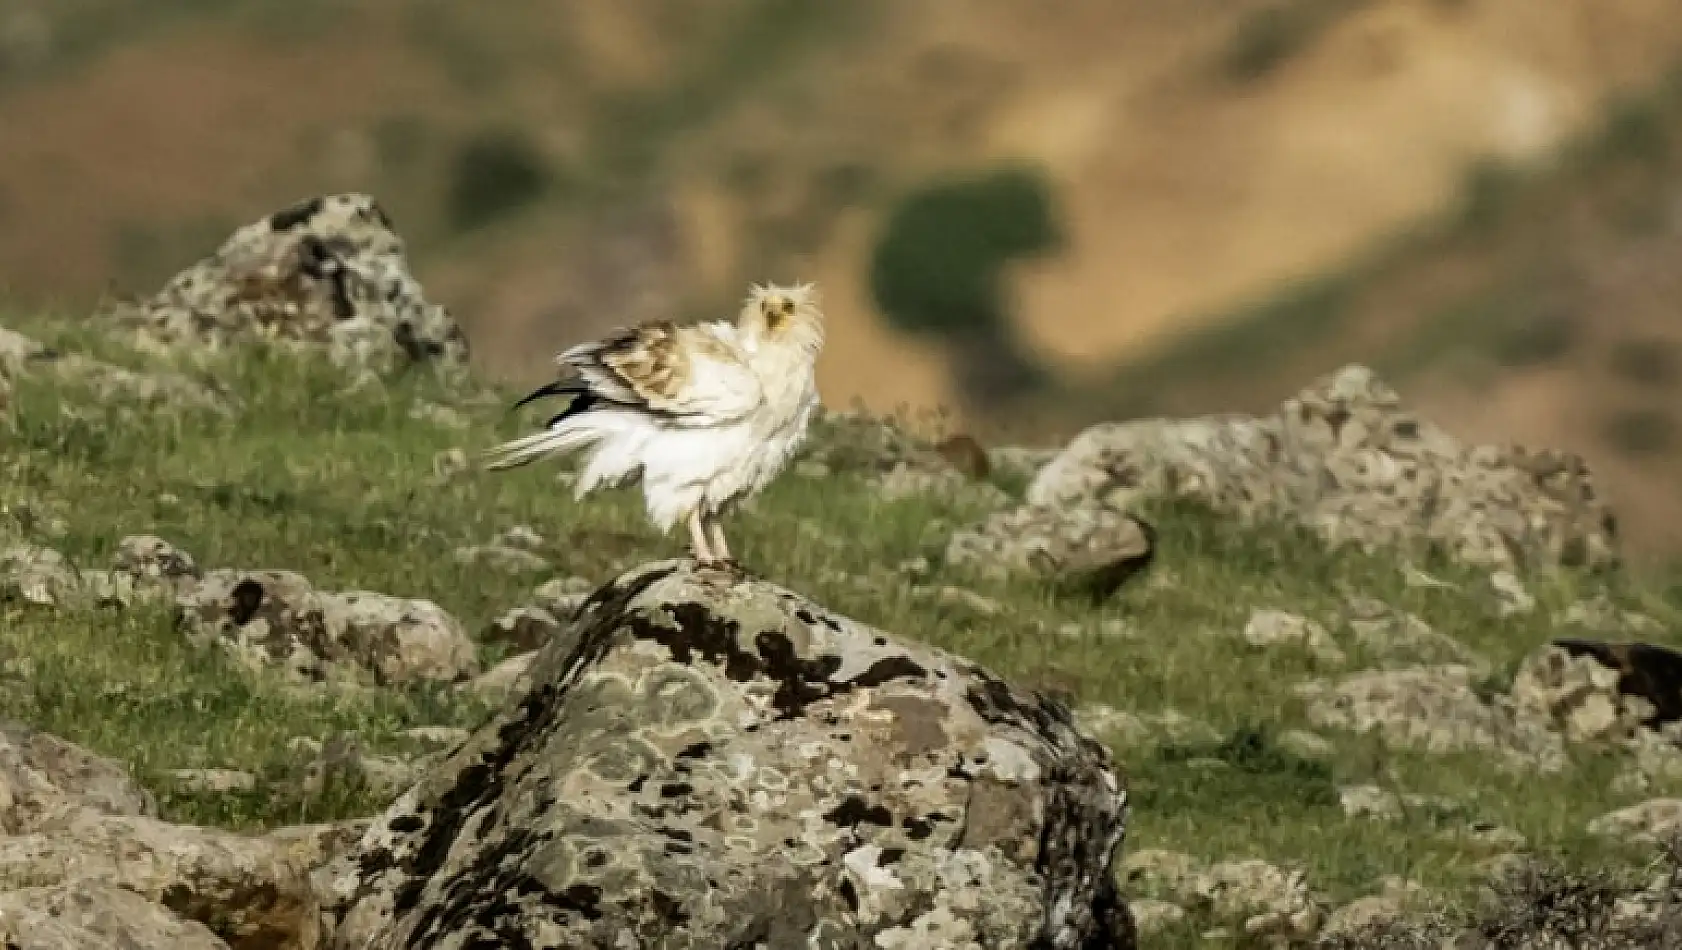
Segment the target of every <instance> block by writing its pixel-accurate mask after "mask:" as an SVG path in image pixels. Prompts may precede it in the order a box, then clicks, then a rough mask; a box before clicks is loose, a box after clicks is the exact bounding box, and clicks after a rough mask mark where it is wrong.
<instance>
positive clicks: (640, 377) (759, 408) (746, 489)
mask: <svg viewBox="0 0 1682 950" xmlns="http://www.w3.org/2000/svg"><path fill="white" fill-rule="evenodd" d="M823 339H824V331H823V313H822V312H821V310H820V309H819V307H818V296H817V291H816V289H815V288H814V287H813V286H812V285H811V284H799V285H795V286H788V287H783V286H777V285H774V284H766V285H759V284H755V285H754V286H753V288H752V290H751V291H750V292H749V294H748V297H747V300H746V302H745V303H744V304H743V306H742V309H741V312H740V313H739V314H738V315H737V316H736V319H735V320H734V322H732V321H729V320H719V321H713V322H709V323H699V324H694V325H689V326H678V325H676V324H673V323H671V322H669V321H659V322H652V323H645V324H642V325H640V326H635V327H631V328H628V329H620V330H616V331H614V332H613V333H611V334H609V335H608V336H606V337H604V338H602V339H600V340H597V341H595V342H591V343H584V344H581V345H578V346H575V347H573V348H571V349H569V350H567V351H566V352H564V353H562V354H561V355H560V356H558V357H556V362H557V363H559V364H560V365H561V367H562V370H563V372H565V371H568V370H570V371H571V372H572V374H575V375H576V377H577V378H574V379H562V380H559V381H556V382H553V383H550V384H549V385H547V386H544V387H542V388H540V389H538V390H537V391H535V392H533V393H531V394H530V395H528V396H526V397H525V398H524V399H521V400H520V401H519V402H518V403H515V408H518V407H519V406H523V405H525V404H526V403H529V402H532V401H533V400H536V399H541V398H543V397H545V396H559V395H566V396H571V397H573V399H572V403H571V405H569V406H568V407H567V408H566V410H565V411H563V412H562V413H561V414H560V415H557V416H555V417H554V418H552V419H550V420H549V423H548V425H547V426H546V427H545V428H544V430H543V431H541V432H538V433H535V434H533V435H529V436H526V437H524V438H520V439H515V440H513V441H511V442H506V443H503V444H502V445H499V446H497V447H496V448H494V449H492V450H491V452H490V456H491V461H490V464H489V468H491V469H493V470H498V469H506V468H512V467H515V466H518V465H523V464H525V463H527V462H530V461H532V460H534V459H537V458H540V457H543V456H548V455H556V454H562V453H568V452H572V451H576V450H579V449H587V450H588V455H587V456H586V457H585V460H584V465H583V470H582V471H581V473H580V474H579V477H578V481H577V483H576V484H575V486H574V496H575V497H576V498H579V499H582V498H583V497H584V496H585V495H587V494H589V493H590V492H591V491H593V490H595V489H596V488H598V487H603V486H610V485H619V484H625V483H628V482H632V481H635V480H637V479H639V478H640V480H641V482H642V490H643V500H644V503H645V505H646V506H647V510H648V518H649V520H650V521H651V522H652V523H653V524H654V526H655V527H656V528H658V529H659V530H660V531H661V532H662V533H669V532H670V531H671V529H672V526H673V525H675V524H677V523H678V522H679V521H685V522H687V523H688V526H689V538H690V546H691V548H692V550H693V553H694V555H695V559H696V560H697V561H698V562H699V563H701V564H702V565H706V566H722V565H733V564H734V563H735V559H734V558H733V557H732V556H731V554H730V547H729V545H728V544H727V543H726V542H725V540H724V529H723V525H722V524H721V522H720V518H721V516H722V515H724V514H725V513H726V512H727V511H729V510H730V509H732V508H734V507H735V505H736V504H737V503H738V502H740V501H741V500H743V499H745V498H748V497H750V496H752V495H754V494H755V493H757V492H759V491H760V490H761V489H763V488H764V487H765V486H766V485H767V484H769V483H770V482H771V480H772V479H773V478H775V477H776V475H777V473H778V472H780V471H781V470H782V468H783V466H784V465H785V464H786V463H787V462H788V460H789V457H790V456H791V455H793V454H794V451H795V449H796V448H798V447H799V445H800V443H801V442H802V441H803V440H804V439H805V437H806V427H807V425H808V423H809V422H810V421H811V417H812V413H813V411H814V410H815V409H816V408H817V406H818V391H817V380H816V376H815V369H816V364H817V359H818V352H819V351H820V350H821V349H822V348H823Z"/></svg>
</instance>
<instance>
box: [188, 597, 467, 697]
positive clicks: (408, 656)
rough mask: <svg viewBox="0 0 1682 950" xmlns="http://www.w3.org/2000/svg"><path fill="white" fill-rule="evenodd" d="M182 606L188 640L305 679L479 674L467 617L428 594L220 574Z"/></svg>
mask: <svg viewBox="0 0 1682 950" xmlns="http://www.w3.org/2000/svg"><path fill="white" fill-rule="evenodd" d="M176 607H177V611H178V613H179V616H180V618H181V621H182V623H183V625H184V626H185V627H186V629H187V631H188V634H189V636H191V637H194V638H195V639H197V640H201V641H205V642H214V643H218V644H220V645H222V646H223V647H224V648H226V649H228V650H229V651H230V652H231V653H232V654H233V655H234V656H235V657H236V658H238V659H240V660H242V661H244V662H246V663H247V664H249V665H252V666H255V667H261V666H269V665H275V666H279V667H281V668H282V669H284V670H286V671H287V672H289V673H291V674H294V675H296V676H298V677H301V678H303V679H306V680H309V681H323V680H329V679H345V678H350V679H355V678H358V677H362V676H367V677H371V678H372V679H373V680H374V681H375V682H377V683H381V684H396V683H408V682H416V681H420V680H435V681H438V680H441V681H445V682H453V681H456V680H461V679H465V678H467V677H470V676H473V675H476V674H477V673H478V672H479V660H478V656H477V654H476V652H475V649H474V644H473V641H472V640H471V639H470V638H469V637H468V636H467V633H466V631H465V630H464V629H463V628H462V626H461V623H460V622H459V621H457V620H456V619H455V618H454V617H452V616H450V614H448V613H446V612H445V611H444V610H443V608H441V607H439V606H438V605H437V604H434V603H432V602H431V601H427V600H410V599H405V598H401V597H391V596H388V595H385V594H376V593H370V592H366V591H350V592H344V593H334V592H329V591H318V590H316V589H315V588H314V587H312V586H311V585H310V582H309V580H308V579H307V578H305V577H304V576H303V575H301V574H296V573H293V572H291V571H236V570H215V571H208V572H206V573H205V574H204V576H203V579H202V580H201V581H200V582H199V583H197V584H196V585H193V586H191V587H189V588H188V589H187V590H185V591H184V592H183V593H182V594H181V595H180V596H179V597H177V598H176Z"/></svg>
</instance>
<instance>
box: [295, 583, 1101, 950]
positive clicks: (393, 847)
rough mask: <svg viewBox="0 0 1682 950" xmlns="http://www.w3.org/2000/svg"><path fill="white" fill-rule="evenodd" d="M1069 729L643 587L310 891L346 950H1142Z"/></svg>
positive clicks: (870, 658)
mask: <svg viewBox="0 0 1682 950" xmlns="http://www.w3.org/2000/svg"><path fill="white" fill-rule="evenodd" d="M1124 817H1125V793H1124V792H1123V791H1122V789H1121V785H1120V782H1119V781H1118V779H1117V777H1116V775H1115V773H1114V771H1113V769H1112V767H1111V763H1110V757H1109V753H1108V751H1107V750H1106V749H1104V747H1102V746H1101V745H1099V744H1098V743H1097V742H1095V741H1093V740H1091V739H1090V738H1087V737H1086V736H1084V735H1083V734H1082V733H1081V732H1080V731H1079V730H1078V729H1077V728H1076V727H1075V725H1074V723H1073V720H1072V718H1071V717H1070V715H1069V713H1068V712H1067V710H1065V709H1064V708H1063V707H1061V706H1060V705H1058V704H1055V703H1052V702H1050V701H1047V700H1044V699H1041V698H1037V697H1036V698H1029V697H1027V696H1024V695H1022V694H1020V693H1018V692H1016V691H1014V690H1013V689H1011V688H1010V687H1009V686H1007V685H1006V684H1005V683H1003V682H1002V681H1000V680H998V679H996V678H994V677H993V676H991V675H990V674H988V673H987V672H986V671H984V670H981V669H979V668H977V667H975V666H973V665H971V664H969V663H967V662H965V661H963V660H961V659H959V658H956V657H953V656H950V655H948V654H945V653H942V652H940V651H938V650H935V649H932V648H928V647H922V646H916V645H912V644H908V643H902V642H899V641H896V640H894V639H892V638H890V637H889V636H888V635H886V634H884V633H882V632H879V631H877V630H874V629H872V628H869V627H866V626H864V625H862V624H859V623H856V622H854V621H852V620H848V619H846V618H843V617H839V616H836V615H834V614H832V613H830V612H828V611H826V610H824V609H823V608H821V607H819V606H817V605H815V604H812V603H809V602H806V601H804V600H803V599H802V598H800V597H799V596H797V595H795V594H793V593H790V592H788V591H786V590H783V589H780V588H777V587H775V586H772V585H770V584H767V583H763V582H760V581H753V580H744V579H740V578H736V579H729V578H726V577H724V576H723V575H717V574H710V573H695V572H693V571H691V570H689V569H687V568H686V567H685V566H684V564H683V563H682V562H663V563H660V564H655V565H650V566H647V567H644V568H642V569H639V570H636V571H633V572H631V573H629V574H627V575H625V576H623V577H620V578H619V579H617V580H616V581H614V582H612V583H610V584H609V585H607V586H606V587H604V588H603V589H602V590H600V591H598V592H597V593H596V594H595V595H593V596H592V597H591V599H590V600H589V601H588V602H587V603H586V604H585V605H584V606H583V608H582V609H581V611H580V613H579V615H578V617H577V618H576V619H575V620H574V621H573V623H572V624H571V625H570V626H568V627H567V628H566V629H564V630H562V631H561V632H560V633H559V634H557V635H556V636H555V637H554V638H553V639H551V640H550V642H549V643H548V645H547V646H546V647H545V648H544V649H543V650H542V651H541V652H540V653H539V654H538V655H537V658H536V661H535V664H534V666H533V668H532V670H531V673H530V675H529V677H528V678H527V679H525V680H523V688H522V690H521V691H519V692H516V693H515V694H514V695H513V696H511V697H510V699H509V701H508V702H507V704H506V705H504V707H503V708H502V711H501V712H500V713H499V714H498V715H497V716H496V717H495V718H494V719H492V720H491V721H490V722H489V723H488V724H486V725H485V726H484V727H482V728H481V729H480V730H479V731H478V732H477V733H476V734H475V735H474V736H473V737H472V738H471V739H470V740H468V741H467V742H466V743H465V744H464V745H463V746H462V747H460V748H459V749H457V750H456V751H455V752H454V753H453V754H452V755H451V757H450V758H449V759H448V760H447V761H446V762H445V763H444V764H443V765H441V766H440V767H439V768H438V769H436V770H435V771H434V772H432V773H431V774H430V775H428V776H426V777H423V778H422V779H421V780H420V782H419V783H418V784H417V785H416V786H415V787H414V788H412V789H410V790H409V791H408V792H407V793H406V794H404V795H403V796H402V797H401V798H399V800H398V801H397V802H396V803H395V804H394V805H393V806H392V808H391V809H390V810H389V811H388V812H387V813H386V814H385V815H384V816H383V817H382V818H381V819H380V820H378V821H377V822H376V823H375V824H374V825H373V826H372V828H371V829H370V830H369V832H368V833H367V834H366V835H365V836H364V838H363V839H362V841H361V843H360V844H359V845H358V847H357V848H355V849H354V850H353V851H352V852H351V853H349V854H347V855H345V856H344V857H343V858H341V859H340V860H339V861H338V862H336V863H334V864H333V865H330V866H329V867H328V868H326V869H324V870H323V871H321V872H319V874H318V886H319V888H320V889H321V890H322V891H323V892H324V893H325V894H326V895H327V898H326V899H327V902H328V905H329V912H328V918H329V921H330V923H331V924H333V925H334V928H335V930H336V933H335V936H334V937H333V938H332V939H333V941H334V942H333V943H332V944H331V945H332V946H336V947H340V948H350V947H356V948H379V947H384V948H397V947H416V948H424V947H465V946H476V945H489V943H488V942H499V943H500V944H502V945H518V946H531V947H580V948H582V947H620V946H661V947H673V948H677V947H694V948H701V947H708V948H712V947H723V946H744V947H745V946H769V947H784V946H788V947H794V946H799V947H836V948H838V947H856V946H865V945H868V946H882V947H890V946H904V947H913V946H915V947H935V946H939V947H999V948H1006V947H1024V948H1025V947H1044V948H1089V947H1101V946H1102V947H1110V946H1130V945H1131V939H1132V938H1131V935H1130V923H1129V921H1128V918H1127V915H1126V910H1125V908H1124V906H1123V905H1122V904H1121V903H1120V900H1119V897H1118V896H1117V893H1116V890H1115V884H1114V878H1113V873H1112V864H1113V862H1114V859H1115V857H1116V854H1117V852H1118V850H1119V847H1120V844H1121V839H1122V834H1123V827H1124Z"/></svg>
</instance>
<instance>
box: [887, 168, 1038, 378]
mask: <svg viewBox="0 0 1682 950" xmlns="http://www.w3.org/2000/svg"><path fill="white" fill-rule="evenodd" d="M1061 242H1062V231H1061V229H1060V227H1059V225H1058V222H1057V216H1056V212H1055V208H1054V205H1053V201H1052V194H1051V186H1050V183H1049V182H1048V181H1047V180H1046V178H1045V176H1044V174H1043V173H1042V172H1041V171H1040V170H1039V169H1038V168H1035V167H1032V166H1026V165H1008V166H1005V167H1002V168H997V169H994V170H992V171H989V172H984V173H980V174H975V175H970V176H966V177H962V178H951V179H944V180H940V181H936V182H934V183H933V184H930V185H928V186H925V187H923V188H921V189H919V190H917V191H915V192H913V193H912V194H910V195H909V196H907V197H906V198H905V199H903V200H902V201H901V202H900V203H899V205H898V206H897V207H895V208H894V210H893V212H892V213H891V214H890V215H889V218H888V222H887V226H886V227H885V229H884V230H883V232H882V237H881V239H880V241H879V242H878V243H877V245H876V250H875V253H874V254H873V255H872V257H871V261H870V274H869V281H870V289H871V293H872V295H873V296H874V298H875V301H876V305H877V306H878V307H879V308H880V309H881V310H882V312H883V313H884V314H886V315H887V318H888V321H889V322H890V323H891V324H892V325H894V326H895V327H898V328H900V329H902V330H906V331H909V332H913V333H926V334H933V335H937V336H940V337H942V338H944V339H945V341H946V342H948V343H949V344H951V345H952V346H953V348H954V351H955V352H956V354H957V357H958V362H959V366H960V373H961V375H962V377H963V378H962V379H961V380H960V382H961V384H962V386H963V387H964V389H965V390H966V395H967V396H968V397H970V398H971V399H975V400H987V401H998V400H1003V399H1006V398H1009V397H1011V396H1014V395H1017V394H1019V393H1020V392H1022V391H1024V390H1026V389H1029V388H1032V387H1033V386H1036V385H1038V384H1039V382H1040V381H1041V379H1042V374H1041V373H1040V372H1039V371H1038V370H1037V369H1036V368H1035V367H1034V366H1033V365H1032V364H1031V363H1030V361H1029V360H1028V359H1027V357H1026V356H1025V355H1024V354H1023V352H1022V350H1021V348H1020V347H1019V346H1018V345H1017V343H1016V339H1015V333H1014V331H1013V329H1012V327H1011V323H1010V319H1009V315H1008V307H1007V304H1006V301H1005V291H1004V287H1003V281H1002V277H1001V275H1002V271H1003V269H1004V267H1005V265H1006V264H1007V263H1009V262H1010V261H1013V260H1016V259H1019V258H1023V257H1028V256H1031V255H1037V254H1042V253H1046V252H1048V251H1050V250H1052V249H1054V248H1056V247H1057V246H1058V245H1059V244H1060V243H1061Z"/></svg>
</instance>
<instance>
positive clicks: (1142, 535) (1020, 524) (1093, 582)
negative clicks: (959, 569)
mask: <svg viewBox="0 0 1682 950" xmlns="http://www.w3.org/2000/svg"><path fill="white" fill-rule="evenodd" d="M1155 551H1156V530H1155V529H1154V528H1153V527H1151V525H1150V524H1148V523H1146V522H1145V521H1143V520H1141V519H1139V518H1136V517H1134V516H1133V515H1129V514H1127V513H1125V512H1122V511H1118V510H1116V509H1113V508H1107V507H1103V506H1074V507H1065V506H1042V505H1023V506H1020V507H1017V508H1012V509H1008V510H1006V511H1000V512H997V513H995V514H993V515H991V516H990V517H988V519H987V520H986V521H984V522H983V523H982V524H981V525H979V526H977V527H975V528H973V529H968V530H963V531H958V532H955V533H954V534H953V535H952V539H951V541H950V542H948V544H947V547H946V560H947V562H948V563H951V564H958V565H965V566H968V567H971V568H973V569H975V570H978V571H980V572H981V573H983V574H988V575H993V576H1003V575H1008V574H1012V573H1018V574H1037V575H1039V576H1041V577H1044V578H1046V579H1048V580H1053V581H1055V582H1057V583H1059V584H1060V585H1062V586H1065V587H1067V588H1069V589H1071V590H1075V591H1081V592H1084V593H1088V594H1091V595H1092V596H1095V597H1104V596H1107V595H1109V594H1111V593H1114V592H1115V590H1116V589H1117V588H1119V587H1120V586H1121V585H1122V584H1124V583H1126V581H1127V580H1128V579H1129V578H1131V577H1133V576H1134V575H1136V574H1138V573H1139V572H1140V571H1142V570H1144V569H1145V568H1147V567H1149V566H1150V563H1151V559H1152V557H1153V556H1154V555H1155Z"/></svg>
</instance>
